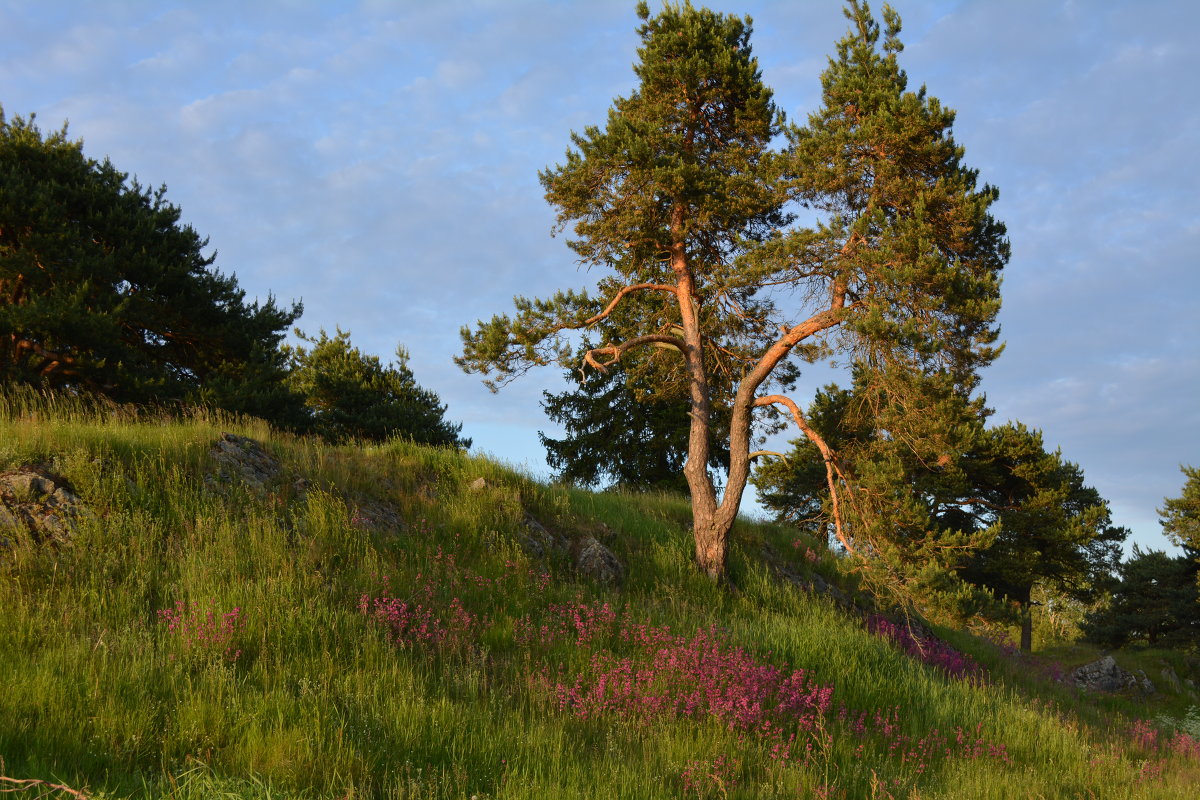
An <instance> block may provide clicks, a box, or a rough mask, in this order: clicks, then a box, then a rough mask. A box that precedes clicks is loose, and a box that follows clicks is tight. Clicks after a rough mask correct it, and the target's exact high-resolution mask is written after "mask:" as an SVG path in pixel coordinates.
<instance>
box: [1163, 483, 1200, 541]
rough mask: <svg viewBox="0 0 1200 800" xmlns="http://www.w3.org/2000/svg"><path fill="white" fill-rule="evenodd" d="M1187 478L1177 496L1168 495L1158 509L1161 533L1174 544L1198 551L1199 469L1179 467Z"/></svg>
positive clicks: (1199, 530)
mask: <svg viewBox="0 0 1200 800" xmlns="http://www.w3.org/2000/svg"><path fill="white" fill-rule="evenodd" d="M1180 469H1182V470H1183V474H1184V475H1185V476H1186V477H1187V480H1186V481H1185V482H1184V484H1183V492H1182V494H1180V496H1179V497H1174V498H1171V497H1168V498H1166V499H1165V500H1164V501H1163V507H1162V508H1160V509H1159V510H1158V513H1159V515H1160V520H1159V521H1160V522H1161V523H1162V526H1163V533H1165V534H1166V535H1167V538H1168V539H1170V540H1171V541H1172V542H1174V543H1175V544H1177V545H1179V546H1180V547H1185V548H1188V549H1189V550H1191V551H1192V552H1195V553H1200V469H1198V468H1196V467H1181V468H1180Z"/></svg>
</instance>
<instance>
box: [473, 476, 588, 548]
mask: <svg viewBox="0 0 1200 800" xmlns="http://www.w3.org/2000/svg"><path fill="white" fill-rule="evenodd" d="M481 480H482V479H481ZM517 538H518V539H519V541H520V542H521V547H522V548H524V550H525V552H526V553H528V554H529V555H530V557H532V558H546V557H547V556H549V555H551V554H552V553H563V552H566V550H567V547H568V542H567V540H566V539H564V538H563V537H562V536H559V535H558V534H556V533H554V532H552V531H551V530H549V529H548V528H547V527H546V526H545V525H543V524H542V523H540V522H538V521H537V518H536V517H534V516H533V515H532V514H530V513H529V512H525V519H524V521H523V522H522V523H521V530H520V531H518V532H517Z"/></svg>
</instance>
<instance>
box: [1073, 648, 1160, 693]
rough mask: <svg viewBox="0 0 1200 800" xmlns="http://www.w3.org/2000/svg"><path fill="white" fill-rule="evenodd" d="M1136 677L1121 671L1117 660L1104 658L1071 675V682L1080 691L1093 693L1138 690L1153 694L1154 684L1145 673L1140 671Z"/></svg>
mask: <svg viewBox="0 0 1200 800" xmlns="http://www.w3.org/2000/svg"><path fill="white" fill-rule="evenodd" d="M1139 673H1140V674H1139V675H1134V674H1133V673H1131V672H1127V671H1125V670H1123V669H1121V667H1120V666H1118V665H1117V662H1116V659H1114V658H1113V657H1112V656H1104V657H1103V658H1100V659H1097V660H1095V661H1093V662H1092V663H1090V664H1084V665H1083V666H1082V667H1079V668H1077V669H1076V670H1075V671H1074V672H1072V673H1071V681H1072V682H1073V683H1074V684H1075V686H1076V687H1077V688H1079V689H1086V690H1088V691H1092V692H1119V691H1122V690H1125V689H1138V690H1140V691H1142V692H1144V693H1145V694H1153V693H1154V691H1155V688H1154V684H1153V683H1151V682H1150V679H1149V678H1147V677H1146V673H1145V672H1141V671H1139Z"/></svg>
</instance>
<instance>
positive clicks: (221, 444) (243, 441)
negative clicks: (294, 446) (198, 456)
mask: <svg viewBox="0 0 1200 800" xmlns="http://www.w3.org/2000/svg"><path fill="white" fill-rule="evenodd" d="M208 452H209V455H210V456H212V459H213V460H214V461H216V462H217V475H218V477H219V479H220V480H222V481H224V482H226V483H228V482H230V481H240V482H241V483H244V484H246V485H247V486H250V487H252V488H255V489H261V488H262V487H263V486H264V485H265V484H266V483H267V482H269V481H271V480H272V479H274V478H276V477H278V476H279V473H280V472H281V471H282V467H280V465H279V460H278V459H276V458H275V457H274V456H272V455H270V454H269V453H267V451H266V450H264V449H263V447H262V445H261V444H259V443H258V442H256V441H254V440H253V439H248V438H246V437H245V436H238V435H236V434H233V433H222V434H221V437H220V438H219V439H217V441H216V442H215V443H214V444H213V446H212V448H211V449H210V450H209V451H208Z"/></svg>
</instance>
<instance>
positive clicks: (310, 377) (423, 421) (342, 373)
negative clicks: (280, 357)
mask: <svg viewBox="0 0 1200 800" xmlns="http://www.w3.org/2000/svg"><path fill="white" fill-rule="evenodd" d="M296 335H297V336H298V337H299V338H300V339H301V340H302V341H304V342H307V343H308V344H309V345H311V346H310V347H305V346H303V345H296V346H287V347H285V348H284V352H285V354H286V355H287V357H288V362H289V367H290V371H289V373H288V377H287V385H288V388H290V389H291V390H292V391H293V392H295V393H296V394H297V395H298V396H300V397H301V398H303V401H304V406H305V408H306V409H307V411H308V413H309V415H310V416H309V419H308V425H309V426H310V428H311V429H312V430H313V431H315V432H316V433H319V434H320V435H322V436H324V437H325V438H327V439H329V440H331V441H335V442H342V441H346V440H349V439H367V440H372V441H383V440H385V439H388V438H390V437H394V436H399V437H403V438H406V439H410V440H412V441H414V442H417V443H419V444H430V445H445V446H450V447H470V446H471V440H470V439H464V438H462V437H461V436H460V433H461V432H462V425H461V424H457V425H455V424H451V423H450V422H448V421H447V420H446V419H445V413H446V406H444V405H442V403H441V401H440V400H439V399H438V396H437V395H436V394H435V393H433V392H431V391H429V390H428V389H424V388H422V387H421V386H419V385H418V384H417V381H416V378H415V377H414V376H413V373H412V370H411V369H410V368H409V366H408V352H407V351H406V350H405V349H404V348H403V347H397V348H396V360H395V361H394V362H392V363H391V364H386V365H385V364H383V363H381V362H380V360H379V357H378V356H373V355H367V354H365V353H363V352H362V351H360V350H359V349H358V348H357V347H354V346H352V345H351V344H350V333H349V332H348V331H342V330H338V331H337V332H336V333H335V335H334V336H332V337H331V336H329V335H328V334H326V333H325V331H323V330H322V331H321V332H320V334H319V335H318V336H316V337H309V336H305V335H304V334H303V333H302V332H301V331H296Z"/></svg>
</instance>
